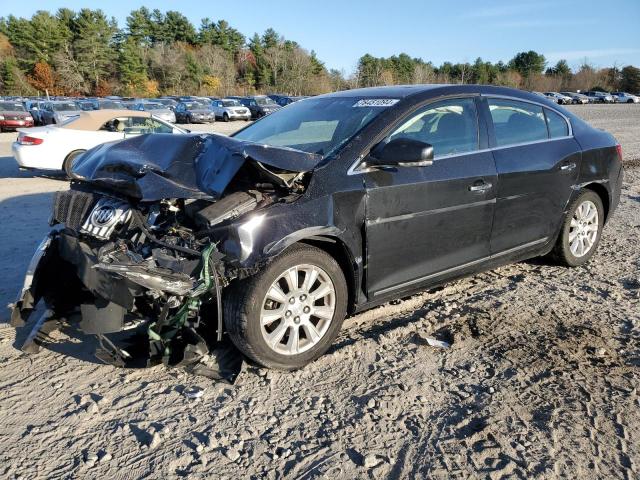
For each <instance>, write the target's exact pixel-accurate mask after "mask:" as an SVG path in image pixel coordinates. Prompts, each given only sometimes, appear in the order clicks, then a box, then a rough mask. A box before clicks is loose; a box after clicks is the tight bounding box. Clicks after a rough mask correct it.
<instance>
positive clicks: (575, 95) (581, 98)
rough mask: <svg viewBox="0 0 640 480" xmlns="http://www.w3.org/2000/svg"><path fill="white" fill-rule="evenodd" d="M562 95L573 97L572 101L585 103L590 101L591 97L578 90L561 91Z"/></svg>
mask: <svg viewBox="0 0 640 480" xmlns="http://www.w3.org/2000/svg"><path fill="white" fill-rule="evenodd" d="M560 93H561V94H562V95H566V96H567V97H571V103H573V104H574V105H575V104H581V105H584V104H585V103H589V97H587V96H586V95H583V94H581V93H576V92H560Z"/></svg>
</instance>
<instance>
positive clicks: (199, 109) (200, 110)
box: [189, 108, 212, 113]
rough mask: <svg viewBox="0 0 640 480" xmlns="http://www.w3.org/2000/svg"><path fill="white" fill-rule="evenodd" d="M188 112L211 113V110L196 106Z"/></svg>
mask: <svg viewBox="0 0 640 480" xmlns="http://www.w3.org/2000/svg"><path fill="white" fill-rule="evenodd" d="M189 113H212V112H211V110H207V109H204V108H198V109H195V110H189Z"/></svg>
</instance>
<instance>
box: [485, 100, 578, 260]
mask: <svg viewBox="0 0 640 480" xmlns="http://www.w3.org/2000/svg"><path fill="white" fill-rule="evenodd" d="M483 104H484V108H485V112H487V110H488V123H489V131H490V142H491V145H492V147H493V149H492V151H493V157H494V159H495V164H496V169H497V173H498V191H497V201H496V208H495V218H494V221H493V233H492V238H491V253H492V254H497V253H500V252H504V251H506V250H510V249H526V248H528V247H533V246H535V245H536V244H542V243H545V242H546V241H548V240H550V239H551V237H552V236H553V235H554V234H555V232H556V230H557V228H558V226H559V224H560V221H561V220H562V218H563V212H564V209H565V208H566V205H567V202H568V200H569V197H570V196H571V192H572V187H573V186H574V184H575V182H576V180H577V176H578V170H579V162H580V158H581V153H580V148H579V145H578V143H577V142H576V141H575V139H574V138H573V136H572V135H571V128H570V124H569V122H568V120H567V119H565V117H563V116H562V115H560V114H559V113H558V112H556V111H555V110H552V109H550V108H548V107H543V106H542V105H540V104H536V103H534V102H526V101H522V100H514V99H508V98H490V97H489V98H487V99H486V102H483Z"/></svg>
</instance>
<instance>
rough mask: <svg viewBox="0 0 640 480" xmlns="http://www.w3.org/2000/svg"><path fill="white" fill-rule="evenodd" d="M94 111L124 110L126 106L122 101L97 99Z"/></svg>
mask: <svg viewBox="0 0 640 480" xmlns="http://www.w3.org/2000/svg"><path fill="white" fill-rule="evenodd" d="M96 107H97V108H96V110H124V109H126V108H127V105H126V104H125V102H124V101H122V100H110V99H99V100H98V101H97V102H96Z"/></svg>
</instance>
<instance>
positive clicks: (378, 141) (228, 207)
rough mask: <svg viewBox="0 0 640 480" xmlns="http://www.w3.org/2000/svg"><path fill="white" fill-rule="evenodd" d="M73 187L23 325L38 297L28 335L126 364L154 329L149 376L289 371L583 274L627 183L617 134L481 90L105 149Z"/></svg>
mask: <svg viewBox="0 0 640 480" xmlns="http://www.w3.org/2000/svg"><path fill="white" fill-rule="evenodd" d="M72 172H73V175H72V176H73V179H72V182H71V188H70V189H69V190H68V191H64V192H59V193H57V194H56V196H55V200H54V203H53V212H52V216H51V225H52V230H51V232H50V234H49V235H48V236H47V237H46V238H45V240H44V241H43V243H42V245H41V246H40V247H39V248H38V251H37V252H36V255H35V256H34V259H33V261H32V263H31V265H30V267H29V271H28V273H27V277H26V279H25V284H24V288H23V289H22V291H21V292H20V295H19V298H18V300H17V302H16V303H15V305H13V312H12V323H13V325H15V326H21V325H24V324H25V322H26V321H27V319H28V317H29V316H30V314H31V313H32V312H33V311H34V309H35V308H36V305H37V304H38V302H40V301H41V300H42V301H43V303H44V306H45V308H46V313H45V314H44V315H43V316H42V318H41V319H40V320H38V322H37V324H36V326H35V327H34V332H35V333H33V335H36V334H37V331H38V329H43V328H45V324H51V322H52V321H55V322H58V323H60V322H62V323H66V324H74V325H77V326H79V328H80V329H81V330H83V331H84V332H85V333H89V334H95V335H97V336H98V339H99V341H100V345H101V348H100V349H99V355H101V356H102V358H103V359H104V360H105V361H109V362H111V363H115V364H125V363H126V362H127V360H128V359H129V358H130V357H131V355H132V353H131V351H130V350H129V349H128V347H125V346H123V345H120V344H118V342H117V341H116V339H115V338H116V337H115V336H116V334H118V333H122V332H126V331H143V332H144V334H145V336H146V340H145V342H146V343H145V350H146V352H147V356H148V358H149V361H150V362H154V361H155V362H161V361H163V362H164V363H166V364H167V365H181V366H184V367H187V368H190V369H191V370H192V371H194V372H196V373H198V372H201V373H202V372H204V373H207V372H208V371H209V373H211V371H213V372H215V371H216V368H215V366H212V365H211V364H208V363H207V359H208V358H209V357H210V353H211V352H212V351H213V350H215V348H216V346H220V345H224V344H225V341H226V340H227V339H230V341H231V342H232V344H233V345H234V346H235V348H237V349H238V350H239V351H240V352H242V354H244V356H245V357H247V358H249V359H251V360H252V361H254V362H257V363H258V364H261V365H264V366H267V367H273V368H279V369H287V370H291V369H296V368H300V367H302V366H304V365H305V364H307V363H309V362H311V361H312V360H314V359H316V358H317V357H318V356H320V355H322V354H323V353H324V352H325V351H327V349H328V348H329V347H330V346H331V344H332V342H333V341H334V339H335V338H336V336H337V335H338V332H339V330H340V328H341V325H342V322H343V319H344V318H345V316H346V315H348V314H352V313H354V312H357V311H361V310H364V309H366V308H370V307H373V306H376V305H380V304H382V303H384V302H387V301H389V300H391V299H394V298H399V297H403V296H407V295H409V294H411V293H414V292H416V291H419V290H422V289H425V288H429V287H433V286H435V285H438V284H442V283H444V282H446V281H449V280H452V279H455V278H458V277H461V276H465V275H469V274H472V273H475V272H478V271H481V270H485V269H489V268H494V267H496V266H499V265H502V264H505V263H510V262H516V261H520V260H523V259H526V258H530V257H534V256H540V255H547V254H551V255H553V257H554V258H555V259H557V260H558V261H559V262H560V263H561V264H564V265H567V266H577V265H581V264H583V263H585V262H586V261H588V260H589V258H591V256H592V255H594V253H595V251H596V248H597V245H598V242H599V240H600V235H601V232H602V228H603V226H604V225H605V222H606V221H607V220H608V219H609V218H610V217H611V215H612V213H613V212H614V210H615V208H616V206H617V203H618V201H619V196H620V186H621V182H622V163H621V151H620V147H619V145H618V144H617V142H616V141H615V139H614V138H613V137H612V136H611V135H609V134H608V133H605V132H602V131H599V130H596V129H593V128H592V127H590V126H589V125H588V124H586V123H585V122H584V121H582V120H580V119H579V118H577V117H576V116H575V115H573V114H571V113H570V112H568V111H566V110H564V109H563V108H562V107H560V106H558V105H557V104H555V103H553V102H550V101H547V100H546V99H543V98H541V97H539V96H537V95H532V94H529V93H526V92H521V91H517V90H512V89H507V88H500V87H484V86H476V85H457V86H450V85H440V86H438V85H434V86H415V85H414V86H404V87H403V86H401V87H381V88H371V89H362V90H352V91H344V92H338V93H334V94H328V95H323V96H319V97H314V98H309V99H305V100H303V101H300V102H296V103H294V104H292V105H290V106H288V107H287V108H285V109H282V110H280V111H278V112H274V113H273V114H272V115H269V116H267V117H265V118H264V119H262V120H260V121H258V122H255V123H254V124H252V125H249V126H248V127H246V128H244V129H243V130H241V131H239V132H238V133H236V134H235V135H233V136H232V137H224V136H220V135H208V134H207V135H205V134H191V135H184V136H181V135H178V136H176V135H163V134H151V135H144V136H140V137H136V138H132V139H128V140H124V141H120V142H117V143H110V144H104V145H101V146H98V147H96V148H94V149H92V150H89V151H88V152H87V153H85V154H84V155H82V156H81V157H79V158H78V159H77V160H76V161H75V162H74V165H73V170H72ZM45 329H46V328H45ZM33 335H32V336H31V337H30V338H33ZM234 351H236V350H234ZM227 354H228V355H233V353H229V352H227ZM208 369H209V370H208Z"/></svg>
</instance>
